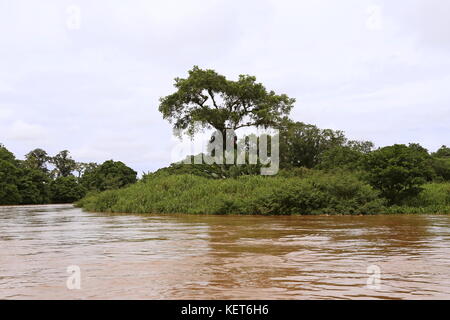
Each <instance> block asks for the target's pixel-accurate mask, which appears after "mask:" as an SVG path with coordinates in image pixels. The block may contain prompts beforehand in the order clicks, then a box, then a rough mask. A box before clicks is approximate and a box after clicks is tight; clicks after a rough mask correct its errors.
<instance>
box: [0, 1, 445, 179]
mask: <svg viewBox="0 0 450 320" xmlns="http://www.w3.org/2000/svg"><path fill="white" fill-rule="evenodd" d="M78 13H79V14H80V15H79V19H78V18H77V17H78ZM449 16H450V1H448V0H402V1H400V0H398V1H392V0H386V1H381V0H380V1H378V0H340V1H336V0H328V1H326V0H314V1H312V0H308V1H294V0H292V1H280V0H273V1H272V0H270V1H269V0H255V1H253V0H251V1H246V0H240V1H231V0H224V1H222V0H220V1H219V0H217V1H216V0H208V1H206V0H178V1H174V0H164V1H150V0H129V1H123V0H102V1H100V0H96V1H92V0H73V1H66V0H53V1H52V0H41V1H35V0H27V1H25V0H0V41H1V43H0V143H3V144H5V146H6V147H7V148H8V149H9V150H11V151H12V152H14V153H15V154H16V155H17V156H18V157H19V158H23V155H24V154H26V153H27V152H28V151H30V150H31V149H34V148H36V147H40V148H43V149H45V150H47V151H48V152H49V153H50V154H51V155H53V154H55V153H57V152H58V151H60V150H63V149H69V150H70V151H71V152H72V154H73V157H74V158H75V159H76V160H78V161H86V162H87V161H96V162H103V161H105V160H108V159H114V160H121V161H124V162H126V163H127V164H128V165H130V166H131V167H133V168H134V169H135V170H137V171H140V172H142V171H147V170H155V169H157V168H159V167H161V166H164V165H167V164H168V163H170V160H171V150H172V149H173V146H174V144H175V143H176V140H174V139H173V138H172V131H171V127H170V125H169V124H168V123H167V122H166V121H164V120H163V119H162V117H161V115H160V113H159V112H158V99H159V97H161V96H165V95H167V94H170V93H172V92H173V90H174V89H173V78H175V77H177V76H181V77H184V76H185V75H186V73H187V71H188V70H189V69H191V68H192V66H193V65H198V66H200V67H201V68H212V69H215V70H217V71H218V72H219V73H222V74H224V75H226V76H227V77H229V78H230V79H236V78H237V76H238V75H239V74H250V75H255V76H256V77H257V79H258V80H259V81H261V82H262V83H264V85H265V86H266V87H267V88H268V89H271V90H272V89H273V90H275V91H276V92H277V93H286V94H288V95H289V96H291V97H294V98H296V99H297V104H296V106H295V109H294V110H293V112H292V118H293V119H295V120H298V121H303V122H307V123H312V124H316V125H318V126H319V127H323V128H333V129H341V130H344V131H345V132H346V133H347V135H348V136H349V137H350V138H352V139H367V140H372V141H374V142H375V144H376V145H377V146H384V145H390V144H394V143H409V142H418V143H421V144H422V145H424V146H425V147H427V148H429V149H430V150H432V151H434V150H435V149H437V148H438V147H439V146H441V145H443V144H447V145H450V134H449V133H450V19H449Z"/></svg>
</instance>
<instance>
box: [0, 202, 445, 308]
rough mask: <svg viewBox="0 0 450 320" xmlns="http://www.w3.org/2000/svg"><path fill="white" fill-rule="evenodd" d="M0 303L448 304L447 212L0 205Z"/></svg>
mask: <svg viewBox="0 0 450 320" xmlns="http://www.w3.org/2000/svg"><path fill="white" fill-rule="evenodd" d="M69 266H76V268H79V270H76V271H75V272H76V275H75V276H77V278H76V279H77V280H79V282H77V281H75V282H73V279H74V278H73V276H74V275H73V274H70V273H68V271H67V268H68V267H69ZM78 271H79V273H77V272H78ZM68 277H72V278H70V279H71V280H70V281H69V286H68V285H67V282H68V281H67V279H68ZM74 283H79V284H80V289H77V287H76V286H75V287H74V285H73V284H74ZM0 299H450V216H413V215H411V216H409V215H405V216H311V217H309V216H300V217H261V216H154V215H108V214H98V213H88V212H83V211H81V210H80V209H77V208H74V207H73V206H71V205H50V206H26V207H0Z"/></svg>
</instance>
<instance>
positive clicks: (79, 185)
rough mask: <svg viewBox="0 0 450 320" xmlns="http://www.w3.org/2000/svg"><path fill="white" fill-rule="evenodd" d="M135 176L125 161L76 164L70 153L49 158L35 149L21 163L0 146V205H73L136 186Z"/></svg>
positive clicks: (41, 151) (61, 153)
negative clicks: (96, 194) (89, 195)
mask: <svg viewBox="0 0 450 320" xmlns="http://www.w3.org/2000/svg"><path fill="white" fill-rule="evenodd" d="M75 174H76V175H75ZM136 175H137V173H136V172H135V171H133V170H132V169H130V168H128V167H127V166H125V164H123V163H122V162H114V161H112V160H111V161H106V162H105V163H103V164H102V165H97V164H95V163H79V162H76V161H75V160H73V159H72V158H71V156H70V153H69V151H67V150H64V151H61V152H60V153H58V154H57V155H55V156H54V157H50V156H48V154H47V152H45V151H44V150H42V149H35V150H33V151H31V152H29V153H28V154H27V155H26V156H25V160H18V159H16V157H15V156H14V154H13V153H11V152H10V151H8V150H7V149H6V148H5V147H4V146H3V145H2V144H0V205H16V204H23V205H29V204H47V203H72V202H75V201H78V200H80V199H81V198H83V197H84V196H85V195H86V194H87V193H88V192H96V191H104V190H109V189H114V188H121V187H124V186H126V185H128V184H132V183H135V182H136V181H137V180H136Z"/></svg>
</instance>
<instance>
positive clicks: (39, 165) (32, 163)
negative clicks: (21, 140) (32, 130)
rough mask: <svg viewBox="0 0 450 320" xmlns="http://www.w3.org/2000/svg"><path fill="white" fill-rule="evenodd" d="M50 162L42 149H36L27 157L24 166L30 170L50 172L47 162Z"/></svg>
mask: <svg viewBox="0 0 450 320" xmlns="http://www.w3.org/2000/svg"><path fill="white" fill-rule="evenodd" d="M49 160H50V157H49V156H48V154H47V152H46V151H45V150H42V149H34V150H33V151H30V152H29V153H27V154H26V155H25V161H24V166H25V167H28V168H30V169H37V170H41V171H43V172H45V173H47V172H48V169H47V162H48V161H49Z"/></svg>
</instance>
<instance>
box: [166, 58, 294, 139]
mask: <svg viewBox="0 0 450 320" xmlns="http://www.w3.org/2000/svg"><path fill="white" fill-rule="evenodd" d="M175 88H176V89H177V91H176V92H175V93H173V94H171V95H169V96H166V97H164V98H161V104H160V106H159V111H160V112H161V113H162V115H163V117H164V119H167V120H169V121H170V122H171V123H173V127H174V129H177V130H181V131H185V132H186V133H188V134H190V135H193V134H194V133H195V132H196V131H198V130H201V129H204V128H214V129H216V130H219V131H220V132H222V133H224V132H225V130H226V129H233V130H237V129H239V128H242V127H250V126H257V127H270V126H275V125H277V124H278V123H279V122H280V121H281V120H282V119H283V118H285V117H286V116H287V115H288V114H289V113H290V111H291V109H292V107H293V104H294V103H295V99H291V98H289V97H288V96H286V95H285V94H282V95H276V94H275V92H273V91H267V90H266V88H265V87H264V86H263V85H262V84H261V83H257V82H256V78H255V77H252V76H248V75H241V76H239V80H238V81H231V80H227V79H226V78H225V77H224V76H222V75H220V74H218V73H217V72H215V71H214V70H202V69H200V68H198V67H197V66H195V67H194V68H193V69H192V70H190V71H189V77H188V78H187V79H182V78H176V79H175Z"/></svg>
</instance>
